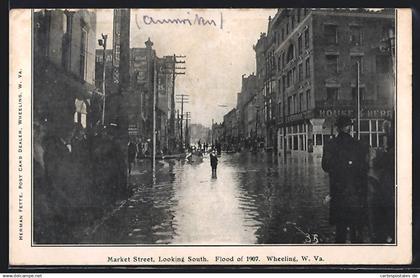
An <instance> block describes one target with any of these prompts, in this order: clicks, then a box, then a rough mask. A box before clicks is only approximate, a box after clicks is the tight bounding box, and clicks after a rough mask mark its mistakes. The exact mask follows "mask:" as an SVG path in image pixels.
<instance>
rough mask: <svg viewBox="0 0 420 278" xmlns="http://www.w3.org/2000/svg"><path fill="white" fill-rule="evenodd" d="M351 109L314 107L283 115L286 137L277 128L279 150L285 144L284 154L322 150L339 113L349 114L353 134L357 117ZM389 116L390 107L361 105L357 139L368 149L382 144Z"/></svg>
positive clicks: (352, 133) (355, 133) (390, 115)
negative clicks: (303, 111) (309, 109)
mask: <svg viewBox="0 0 420 278" xmlns="http://www.w3.org/2000/svg"><path fill="white" fill-rule="evenodd" d="M354 112H355V111H354V109H352V108H346V109H322V108H321V109H316V110H314V111H311V112H307V113H301V114H297V115H292V117H286V129H285V131H286V140H285V142H284V141H283V133H284V128H283V127H282V126H280V127H279V128H278V130H277V140H278V141H277V142H278V146H279V153H282V152H283V147H286V152H287V153H315V154H320V153H322V150H323V147H324V145H325V144H326V143H327V142H328V140H329V139H330V138H331V137H332V136H334V135H335V134H336V129H335V127H334V123H335V120H336V118H337V117H338V116H340V115H346V116H349V117H352V119H353V123H354V125H353V127H352V131H351V135H352V136H353V137H355V136H356V135H357V120H356V117H355V116H354V115H355V113H354ZM391 118H392V110H390V109H384V108H382V109H381V108H374V107H370V108H365V109H363V110H362V111H361V117H360V140H361V141H363V142H366V143H368V144H369V145H370V146H371V147H372V148H378V147H384V144H385V138H384V136H385V126H386V125H387V124H389V121H390V120H391ZM283 142H284V143H283Z"/></svg>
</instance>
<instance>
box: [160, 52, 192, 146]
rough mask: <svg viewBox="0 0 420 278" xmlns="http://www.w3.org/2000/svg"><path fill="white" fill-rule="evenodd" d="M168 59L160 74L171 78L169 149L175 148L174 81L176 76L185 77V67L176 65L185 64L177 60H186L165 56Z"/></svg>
mask: <svg viewBox="0 0 420 278" xmlns="http://www.w3.org/2000/svg"><path fill="white" fill-rule="evenodd" d="M166 57H167V58H170V60H171V61H170V62H165V67H164V68H163V69H162V70H163V71H162V72H161V73H162V74H167V75H171V76H172V93H171V116H170V119H169V136H170V149H173V148H174V147H175V145H176V144H175V141H176V140H175V138H176V135H175V133H176V132H175V130H176V128H175V79H176V76H177V75H185V70H186V67H185V66H184V67H177V64H185V60H178V58H179V59H183V58H186V57H187V56H184V55H175V54H174V55H173V56H166Z"/></svg>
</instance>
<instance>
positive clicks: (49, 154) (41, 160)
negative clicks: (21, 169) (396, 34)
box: [33, 121, 128, 243]
mask: <svg viewBox="0 0 420 278" xmlns="http://www.w3.org/2000/svg"><path fill="white" fill-rule="evenodd" d="M113 129H114V127H113V126H109V127H107V128H102V129H98V130H96V131H93V130H92V133H91V134H87V133H86V130H85V129H84V128H83V127H82V126H81V125H80V124H79V123H75V124H74V126H73V127H69V126H68V127H67V128H66V127H65V126H64V125H62V126H61V127H58V128H54V129H53V128H51V126H49V123H48V122H41V121H36V122H35V123H34V129H33V130H34V136H33V138H34V152H33V154H34V155H33V160H34V161H33V162H34V164H33V165H34V229H35V230H34V241H35V242H37V243H74V242H77V241H78V240H79V239H80V237H81V233H83V229H84V228H86V227H87V226H89V225H91V224H93V222H94V221H95V220H96V219H97V218H98V217H101V216H102V215H103V213H104V211H105V210H106V209H107V208H109V207H110V206H112V205H113V204H114V203H115V202H116V201H117V200H122V199H125V198H126V196H127V193H128V192H127V187H126V163H125V157H124V152H123V150H122V149H121V147H120V144H119V143H118V142H117V140H116V136H115V130H113Z"/></svg>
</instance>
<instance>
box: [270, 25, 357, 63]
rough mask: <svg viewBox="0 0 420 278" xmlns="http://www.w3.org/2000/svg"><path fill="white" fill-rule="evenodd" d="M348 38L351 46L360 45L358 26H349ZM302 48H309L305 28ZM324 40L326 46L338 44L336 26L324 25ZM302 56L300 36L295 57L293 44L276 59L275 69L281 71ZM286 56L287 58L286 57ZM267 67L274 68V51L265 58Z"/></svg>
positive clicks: (307, 30) (307, 34) (307, 33)
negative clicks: (296, 57)
mask: <svg viewBox="0 0 420 278" xmlns="http://www.w3.org/2000/svg"><path fill="white" fill-rule="evenodd" d="M349 28H350V36H349V43H350V45H353V46H360V45H362V37H363V33H362V29H361V27H360V26H358V25H350V26H349ZM303 36H304V43H305V45H304V47H305V49H308V48H309V28H306V29H305V31H304V35H303ZM324 39H325V42H326V43H327V44H337V43H338V26H337V25H333V24H326V25H324ZM302 54H303V39H302V35H300V36H299V37H298V42H297V55H296V54H295V47H294V45H293V44H290V46H289V47H288V49H287V53H285V52H282V53H281V54H280V55H279V57H278V58H277V69H278V70H281V69H282V68H284V67H285V66H286V64H287V63H289V62H290V61H291V60H293V59H294V57H295V56H300V55H302ZM286 55H287V56H286ZM267 66H268V68H269V69H274V68H276V61H275V59H274V51H272V52H270V53H269V54H268V57H267Z"/></svg>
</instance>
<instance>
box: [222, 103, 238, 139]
mask: <svg viewBox="0 0 420 278" xmlns="http://www.w3.org/2000/svg"><path fill="white" fill-rule="evenodd" d="M223 125H224V127H225V131H224V132H225V144H227V145H231V146H233V145H237V144H238V142H239V138H238V115H237V110H236V108H233V109H232V110H230V111H229V112H228V113H227V114H226V115H224V117H223Z"/></svg>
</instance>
